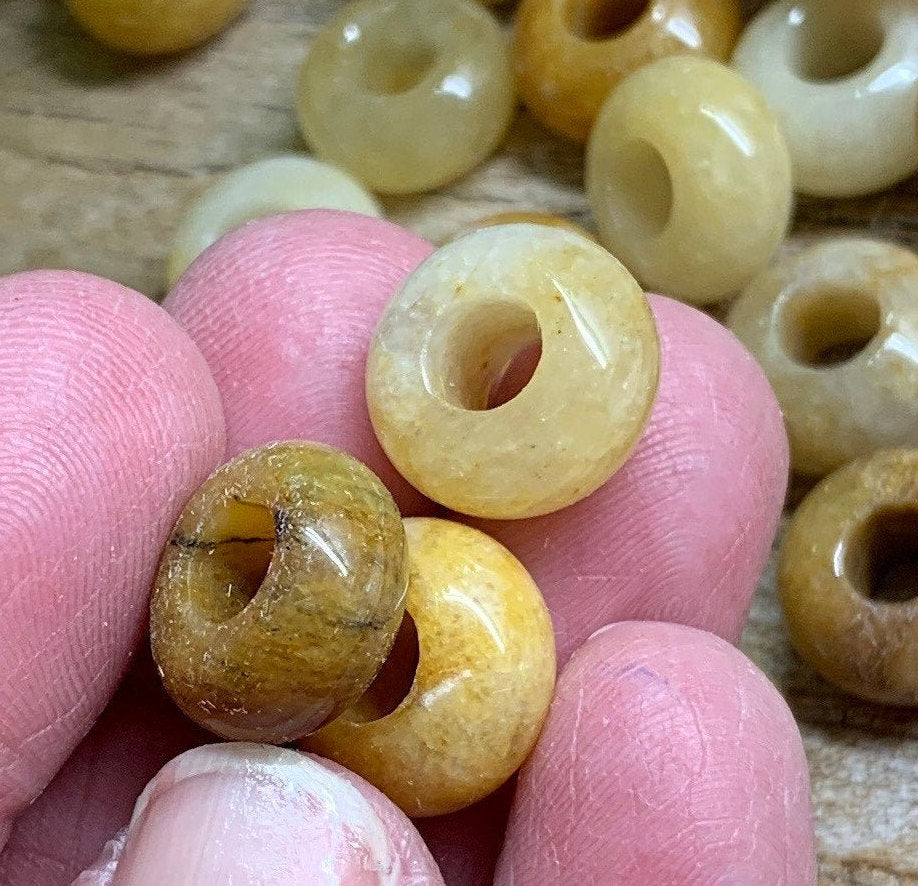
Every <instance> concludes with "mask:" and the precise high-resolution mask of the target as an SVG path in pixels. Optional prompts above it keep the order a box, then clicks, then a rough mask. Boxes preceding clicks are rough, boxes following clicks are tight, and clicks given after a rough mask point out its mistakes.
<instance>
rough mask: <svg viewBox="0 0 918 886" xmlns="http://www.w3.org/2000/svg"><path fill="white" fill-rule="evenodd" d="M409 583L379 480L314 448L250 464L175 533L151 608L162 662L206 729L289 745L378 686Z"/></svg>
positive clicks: (261, 454)
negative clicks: (375, 682) (374, 683)
mask: <svg viewBox="0 0 918 886" xmlns="http://www.w3.org/2000/svg"><path fill="white" fill-rule="evenodd" d="M406 582H407V572H406V559H405V535H404V530H403V527H402V522H401V518H400V516H399V513H398V509H397V508H396V507H395V503H394V502H393V501H392V497H391V496H390V495H389V493H388V492H387V491H386V488H385V487H384V486H383V485H382V483H381V482H380V481H379V480H378V479H377V478H376V476H375V475H374V474H373V473H371V472H370V470H369V469H368V468H366V467H364V466H363V465H362V464H361V463H360V462H358V461H356V460H355V459H353V458H351V457H350V456H348V455H345V454H344V453H342V452H338V451H336V450H334V449H329V448H326V447H324V446H319V445H318V444H312V443H277V444H272V445H269V446H264V447H261V448H259V449H253V450H249V451H248V452H245V453H243V454H242V455H240V456H238V457H237V458H235V459H233V460H232V461H231V462H229V463H227V464H226V465H224V466H223V467H222V468H220V469H219V470H218V471H217V472H216V473H215V474H214V475H213V476H212V477H211V478H210V479H209V480H208V481H207V482H206V483H205V484H204V485H203V486H202V487H201V489H200V490H199V491H198V492H197V493H196V494H195V495H194V497H193V498H192V499H191V501H190V502H189V504H188V505H187V507H186V508H185V510H184V512H183V513H182V516H181V517H180V518H179V521H178V523H177V524H176V527H175V529H174V530H173V534H172V537H171V539H170V541H169V545H168V547H167V548H166V552H165V554H164V555H163V560H162V563H161V565H160V570H159V575H158V577H157V580H156V586H155V589H154V592H153V599H152V603H151V611H150V637H151V641H152V646H153V655H154V657H155V659H156V662H157V665H158V666H159V669H160V673H161V674H162V678H163V683H164V684H165V686H166V689H167V690H168V691H169V694H170V695H171V696H172V698H173V699H174V700H175V701H176V703H177V704H178V705H179V707H180V708H181V709H182V710H183V711H184V712H185V713H186V714H187V715H188V716H189V717H191V718H192V719H193V720H195V721H196V722H197V723H199V724H200V725H201V726H204V727H205V728H207V729H210V730H212V731H213V732H216V733H217V734H218V735H221V736H223V737H224V738H230V739H250V740H253V741H271V742H277V743H282V742H286V741H290V740H292V739H294V738H297V737H299V736H302V735H305V734H307V733H309V732H312V731H314V730H315V729H318V728H319V727H320V726H322V725H323V724H324V723H326V722H328V721H329V720H330V719H332V718H333V717H335V716H337V715H338V714H339V713H340V712H341V711H343V710H344V709H345V708H346V707H347V706H348V705H349V704H351V703H352V702H353V701H354V700H355V699H356V698H358V697H359V696H360V695H361V693H363V691H364V690H365V689H366V688H367V686H369V685H370V683H371V682H372V680H373V678H374V677H375V676H376V672H377V671H378V670H379V667H380V666H381V664H382V662H383V660H384V659H385V657H386V655H387V654H388V652H389V649H390V647H391V645H392V642H393V640H394V638H395V635H396V632H397V631H398V626H399V624H400V623H401V618H402V614H403V611H404V601H405V587H406Z"/></svg>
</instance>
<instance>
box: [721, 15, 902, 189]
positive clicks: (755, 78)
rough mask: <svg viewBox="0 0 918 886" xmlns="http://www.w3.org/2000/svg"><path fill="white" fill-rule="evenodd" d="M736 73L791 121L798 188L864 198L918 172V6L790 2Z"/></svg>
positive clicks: (747, 41)
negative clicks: (751, 84) (746, 78)
mask: <svg viewBox="0 0 918 886" xmlns="http://www.w3.org/2000/svg"><path fill="white" fill-rule="evenodd" d="M733 63H734V66H735V67H736V69H737V70H739V71H740V72H741V73H742V74H744V75H745V76H746V77H748V78H749V79H750V80H751V81H752V82H753V83H754V84H755V85H756V86H757V87H758V88H759V89H760V90H761V91H762V93H763V95H764V96H765V98H766V99H767V101H768V103H769V104H770V105H771V107H772V109H773V110H774V112H775V114H776V115H777V116H778V119H779V120H780V122H781V126H782V128H783V129H784V133H785V135H786V136H787V142H788V145H789V147H790V152H791V157H792V160H793V166H794V183H795V186H796V187H797V189H798V190H800V191H804V192H806V193H808V194H815V195H818V196H822V197H854V196H859V195H862V194H869V193H871V192H874V191H879V190H882V189H883V188H887V187H889V186H891V185H893V184H895V183H896V182H898V181H901V180H902V179H905V178H907V177H908V176H910V175H911V174H912V173H914V172H916V171H918V124H916V113H918V112H916V108H918V5H916V3H915V0H781V2H777V3H772V4H771V5H770V6H767V7H765V9H763V10H762V11H761V13H760V14H759V15H758V16H757V17H756V18H755V19H754V20H753V21H752V22H751V23H750V25H749V27H748V28H747V29H746V31H745V32H744V34H743V37H742V39H741V41H740V42H739V44H738V45H737V47H736V53H735V55H734V59H733Z"/></svg>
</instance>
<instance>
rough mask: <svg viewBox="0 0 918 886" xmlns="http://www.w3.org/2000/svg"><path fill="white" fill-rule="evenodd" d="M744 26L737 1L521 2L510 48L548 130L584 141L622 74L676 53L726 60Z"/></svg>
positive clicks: (523, 90) (522, 87) (522, 84)
mask: <svg viewBox="0 0 918 886" xmlns="http://www.w3.org/2000/svg"><path fill="white" fill-rule="evenodd" d="M740 24H741V18H740V9H739V3H738V2H737V0H650V2H648V0H522V2H521V3H520V6H519V10H518V11H517V18H516V26H515V30H514V35H513V49H512V53H513V66H514V72H515V74H516V81H517V86H518V88H519V92H520V96H521V97H522V99H523V101H524V102H525V103H526V105H527V106H528V107H529V109H530V110H531V111H532V113H533V115H534V116H535V117H536V118H537V119H538V120H540V121H541V122H542V123H543V124H544V125H545V126H547V127H548V128H549V129H552V130H554V131H555V132H559V133H561V135H565V136H567V137H568V138H571V139H574V140H576V141H580V142H585V141H586V140H587V136H588V135H589V134H590V128H591V127H592V125H593V121H594V120H595V119H596V115H597V114H598V113H599V109H600V108H601V107H602V103H603V101H604V100H605V98H606V96H607V95H608V94H609V91H610V90H611V89H613V88H614V87H615V86H616V84H617V83H618V82H619V81H620V80H621V79H622V78H623V77H625V76H626V75H627V74H630V73H631V72H632V71H635V70H637V69H638V68H639V67H641V66H642V65H645V64H647V63H648V62H651V61H653V60H654V59H657V58H662V57H663V56H667V55H675V54H677V53H686V52H697V53H700V54H702V55H708V56H711V57H712V58H716V59H717V60H718V61H723V62H725V61H727V60H729V58H730V53H731V52H732V51H733V46H734V44H735V43H736V39H737V37H738V36H739V33H740Z"/></svg>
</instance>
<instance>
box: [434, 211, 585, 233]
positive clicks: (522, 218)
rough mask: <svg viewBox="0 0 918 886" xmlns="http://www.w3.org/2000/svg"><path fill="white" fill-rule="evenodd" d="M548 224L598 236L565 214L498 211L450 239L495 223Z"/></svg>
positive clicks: (492, 225) (490, 226) (552, 226)
mask: <svg viewBox="0 0 918 886" xmlns="http://www.w3.org/2000/svg"><path fill="white" fill-rule="evenodd" d="M527 224H528V225H546V226H548V227H549V228H564V229H565V230H568V231H573V232H574V233H575V234H580V235H581V236H582V237H587V238H589V239H590V240H595V239H596V238H595V237H594V236H593V235H592V234H591V233H590V232H589V231H587V230H586V229H585V228H581V227H580V225H578V224H577V223H576V222H572V221H571V220H570V219H569V218H565V217H564V216H563V215H555V214H553V213H551V212H534V211H532V212H498V213H495V214H494V215H488V216H485V217H484V218H482V219H479V220H478V221H477V222H474V223H473V224H471V225H468V226H467V227H466V228H465V229H464V230H462V231H460V232H459V233H458V234H457V235H456V236H455V237H450V240H455V239H456V237H461V236H464V235H465V234H468V233H469V232H471V231H477V230H478V229H479V228H493V227H494V226H495V225H527Z"/></svg>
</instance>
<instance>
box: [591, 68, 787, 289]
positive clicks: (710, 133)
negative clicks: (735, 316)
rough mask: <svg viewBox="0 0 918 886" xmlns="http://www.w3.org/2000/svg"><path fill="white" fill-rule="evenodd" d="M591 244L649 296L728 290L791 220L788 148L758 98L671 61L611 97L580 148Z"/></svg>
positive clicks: (712, 71) (716, 74) (706, 71)
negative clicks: (593, 233)
mask: <svg viewBox="0 0 918 886" xmlns="http://www.w3.org/2000/svg"><path fill="white" fill-rule="evenodd" d="M586 187H587V195H588V197H589V200H590V205H591V207H592V209H593V216H594V218H595V219H596V225H597V227H598V228H599V234H600V240H601V241H602V243H604V244H605V245H606V246H607V247H608V248H609V250H610V251H611V252H612V253H613V254H614V255H616V256H617V257H618V258H619V259H620V260H621V261H622V262H623V263H624V265H625V266H626V267H627V268H628V270H630V271H631V273H633V274H634V275H635V277H637V278H638V280H640V281H641V283H642V284H644V285H645V286H646V287H647V288H648V289H652V290H655V291H659V292H663V293H665V294H667V295H672V296H674V297H676V298H679V299H682V300H683V301H687V302H692V303H695V304H705V303H709V302H715V301H718V300H720V299H723V298H726V297H727V296H729V295H732V294H734V293H736V292H737V291H738V290H739V289H740V288H742V286H744V285H745V284H746V283H747V282H748V281H749V280H750V278H751V277H752V276H753V275H754V274H755V273H756V272H757V271H759V270H760V269H761V267H762V266H763V265H764V264H765V263H766V262H767V261H768V260H769V259H770V258H771V257H772V255H774V253H775V251H776V250H777V248H778V246H779V245H780V244H781V242H782V241H783V239H784V236H785V234H786V232H787V228H788V225H789V223H790V219H791V210H792V204H793V189H792V186H791V165H790V155H789V154H788V150H787V145H786V143H785V141H784V137H783V135H782V134H781V130H780V127H779V126H778V122H777V120H776V119H775V116H774V114H772V112H771V111H770V110H769V108H768V105H767V104H766V103H765V100H764V99H763V98H762V96H761V95H759V93H758V92H757V90H756V89H755V88H754V87H752V86H751V85H750V84H749V83H747V82H746V81H745V80H744V79H743V78H742V77H741V76H740V75H739V74H737V73H736V72H734V71H732V70H730V68H727V67H726V66H724V65H721V64H719V63H718V62H714V61H711V60H710V59H705V58H700V57H697V56H687V55H682V56H673V57H671V58H665V59H661V60H659V61H656V62H653V63H652V64H649V65H646V66H645V67H643V68H640V69H639V70H638V71H636V72H635V73H633V74H631V75H630V76H628V77H627V78H626V79H625V80H623V81H622V82H621V84H620V85H619V86H618V87H617V88H616V89H615V90H613V92H612V93H611V94H610V96H609V98H608V99H607V100H606V103H605V104H604V105H603V108H602V110H601V111H600V114H599V117H598V119H597V120H596V125H595V126H594V127H593V132H592V134H591V136H590V141H589V146H588V148H587V161H586Z"/></svg>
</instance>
